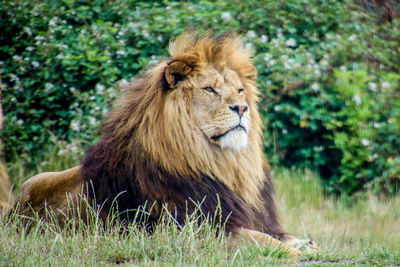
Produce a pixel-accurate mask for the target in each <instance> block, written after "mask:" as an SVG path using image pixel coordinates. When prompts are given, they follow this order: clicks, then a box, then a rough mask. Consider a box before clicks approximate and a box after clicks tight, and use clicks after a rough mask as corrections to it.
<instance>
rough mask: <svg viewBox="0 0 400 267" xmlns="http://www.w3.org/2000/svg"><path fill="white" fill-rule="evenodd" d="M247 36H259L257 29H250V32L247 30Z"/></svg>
mask: <svg viewBox="0 0 400 267" xmlns="http://www.w3.org/2000/svg"><path fill="white" fill-rule="evenodd" d="M247 36H248V37H249V38H255V37H256V36H257V34H256V32H255V31H248V32H247Z"/></svg>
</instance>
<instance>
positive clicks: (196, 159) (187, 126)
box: [108, 34, 268, 208]
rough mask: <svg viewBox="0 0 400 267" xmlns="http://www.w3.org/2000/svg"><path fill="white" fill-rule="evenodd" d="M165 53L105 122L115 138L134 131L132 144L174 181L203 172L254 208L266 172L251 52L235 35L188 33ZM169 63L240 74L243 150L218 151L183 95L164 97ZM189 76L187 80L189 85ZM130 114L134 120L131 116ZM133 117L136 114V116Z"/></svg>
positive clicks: (181, 92) (179, 92)
mask: <svg viewBox="0 0 400 267" xmlns="http://www.w3.org/2000/svg"><path fill="white" fill-rule="evenodd" d="M169 53H170V55H171V58H170V59H169V60H167V61H164V62H162V63H160V64H158V65H157V66H156V67H154V68H153V69H151V70H150V71H148V72H147V73H146V74H145V75H144V76H143V77H142V78H139V80H135V81H133V83H132V84H130V85H127V86H126V87H125V90H124V91H125V92H124V95H123V96H122V97H121V100H120V102H119V103H118V105H117V106H118V108H117V109H116V110H115V111H114V113H113V115H112V116H111V118H110V120H109V122H108V123H109V124H110V123H111V124H115V123H119V125H118V126H115V125H114V129H115V131H116V132H115V134H116V135H124V134H125V133H126V132H130V131H131V129H133V128H137V130H136V131H135V139H136V140H139V141H140V144H141V145H142V146H143V147H144V148H145V150H146V151H147V152H148V153H149V154H150V155H151V156H152V157H153V158H154V159H156V160H157V161H158V163H159V164H161V165H162V166H163V167H164V168H165V169H166V170H167V171H168V172H170V173H174V174H175V175H176V177H185V176H187V175H188V174H189V173H188V172H195V173H197V174H198V173H205V174H207V175H208V176H210V177H213V178H215V179H218V180H220V181H221V182H223V183H224V184H226V185H227V186H228V187H229V188H230V189H231V190H233V191H235V192H237V193H239V194H240V196H241V197H242V198H243V199H244V200H246V202H247V203H249V204H250V205H252V206H253V207H256V208H258V207H259V206H260V204H261V203H260V189H261V187H262V186H263V181H264V179H265V173H264V169H265V168H268V167H267V166H266V161H265V160H264V155H263V153H262V150H261V130H262V129H261V120H260V117H259V114H258V111H257V106H256V102H257V99H258V98H257V95H258V91H257V89H256V88H255V86H254V82H255V79H256V69H255V67H254V66H253V65H252V63H251V60H250V57H251V53H250V52H249V51H246V50H245V49H244V48H243V47H242V46H241V42H240V39H239V37H237V36H234V35H226V36H222V37H219V38H212V37H210V36H209V35H205V36H201V37H198V36H196V35H193V34H190V35H189V34H183V35H180V36H179V37H178V38H177V39H175V41H173V42H172V43H171V44H170V48H169ZM173 61H184V62H185V63H187V64H188V65H189V66H190V67H191V68H192V72H191V73H195V72H201V71H202V69H203V68H204V66H205V65H207V64H211V65H213V66H214V67H215V68H217V69H223V68H225V67H226V66H227V67H229V68H230V69H232V70H234V71H235V72H237V73H238V74H239V76H240V78H241V80H242V82H243V83H245V84H246V87H247V88H248V89H249V91H250V94H248V95H247V101H248V104H249V108H250V110H251V120H252V129H251V131H250V132H249V145H248V147H247V148H246V150H245V151H241V152H240V153H239V152H237V151H231V150H222V149H221V148H219V147H217V146H215V145H212V144H210V143H209V142H208V141H207V140H205V139H204V137H203V136H201V134H200V133H199V131H198V130H197V129H196V125H194V122H193V118H192V114H191V113H192V111H191V108H190V106H191V103H190V99H188V96H187V94H186V92H185V90H175V91H174V92H172V93H171V94H174V96H175V97H170V98H166V97H165V93H166V91H165V90H163V75H164V71H165V69H166V67H167V66H168V63H169V62H173ZM190 77H191V76H190V75H188V80H189V81H188V83H189V84H190V82H191V80H190ZM138 85H139V86H138ZM139 87H140V88H139ZM139 99H140V100H139ZM133 107H135V108H134V109H135V110H133ZM133 112H135V116H131V114H133ZM138 112H141V114H140V116H138V115H137V113H138ZM121 118H123V119H122V120H121ZM138 120H141V121H138ZM131 144H132V143H131ZM125 149H128V150H132V149H134V148H125Z"/></svg>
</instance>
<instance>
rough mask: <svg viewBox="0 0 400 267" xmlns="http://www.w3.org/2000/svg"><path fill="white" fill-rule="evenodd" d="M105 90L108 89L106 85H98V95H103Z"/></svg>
mask: <svg viewBox="0 0 400 267" xmlns="http://www.w3.org/2000/svg"><path fill="white" fill-rule="evenodd" d="M104 89H106V87H105V86H104V85H102V84H101V83H98V84H96V91H97V92H98V93H100V94H101V93H103V92H104Z"/></svg>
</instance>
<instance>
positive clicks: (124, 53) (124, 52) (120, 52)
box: [117, 50, 126, 56]
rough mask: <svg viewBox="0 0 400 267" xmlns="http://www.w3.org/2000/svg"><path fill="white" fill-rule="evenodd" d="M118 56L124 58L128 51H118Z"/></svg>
mask: <svg viewBox="0 0 400 267" xmlns="http://www.w3.org/2000/svg"><path fill="white" fill-rule="evenodd" d="M117 55H120V56H124V55H126V51H125V50H118V51H117Z"/></svg>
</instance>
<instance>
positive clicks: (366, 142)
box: [361, 138, 369, 146]
mask: <svg viewBox="0 0 400 267" xmlns="http://www.w3.org/2000/svg"><path fill="white" fill-rule="evenodd" d="M361 144H362V145H363V146H368V145H369V141H368V139H367V138H363V139H361Z"/></svg>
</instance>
